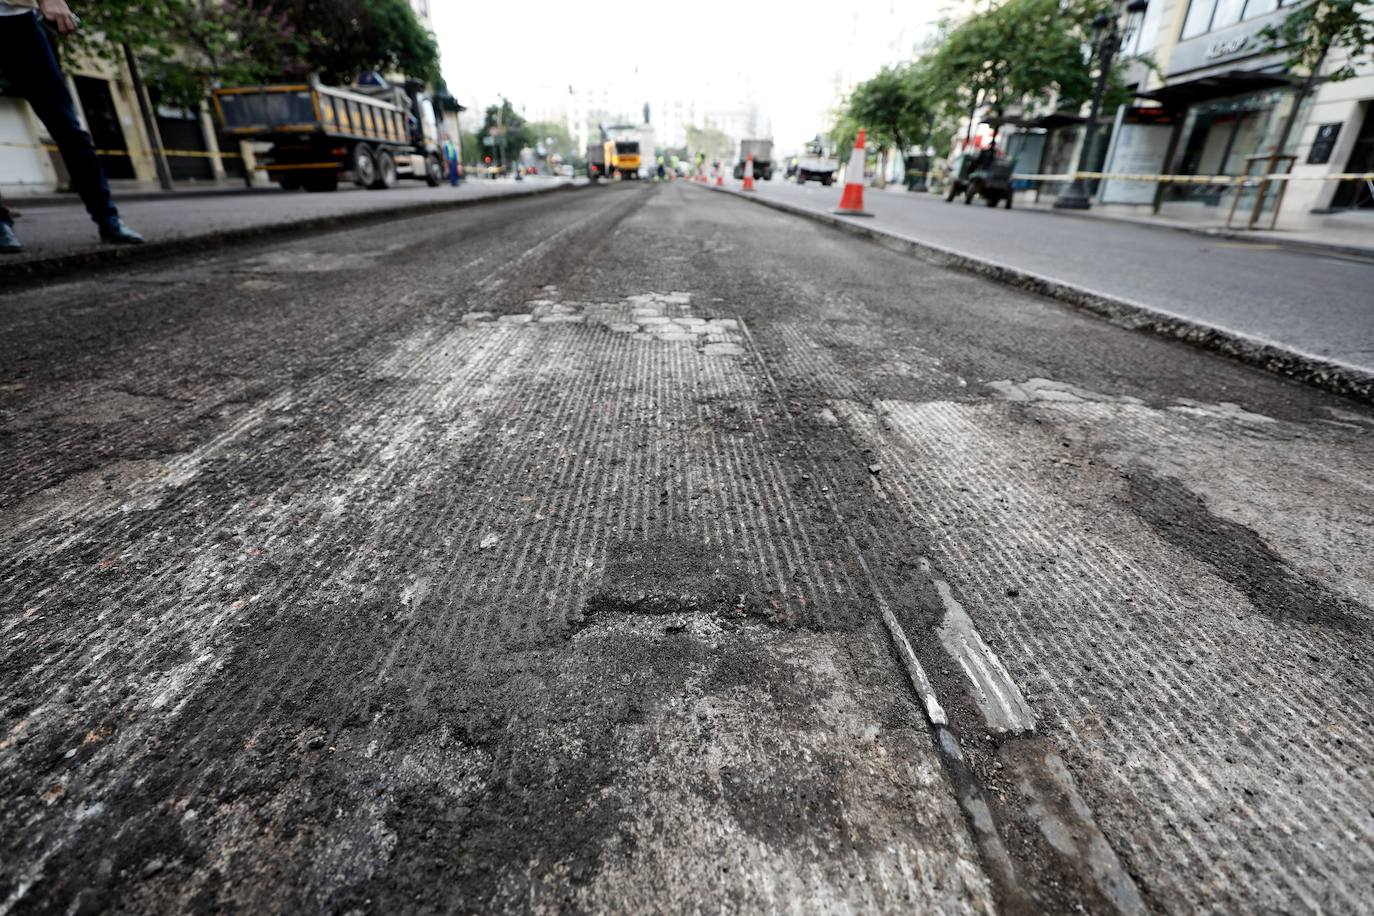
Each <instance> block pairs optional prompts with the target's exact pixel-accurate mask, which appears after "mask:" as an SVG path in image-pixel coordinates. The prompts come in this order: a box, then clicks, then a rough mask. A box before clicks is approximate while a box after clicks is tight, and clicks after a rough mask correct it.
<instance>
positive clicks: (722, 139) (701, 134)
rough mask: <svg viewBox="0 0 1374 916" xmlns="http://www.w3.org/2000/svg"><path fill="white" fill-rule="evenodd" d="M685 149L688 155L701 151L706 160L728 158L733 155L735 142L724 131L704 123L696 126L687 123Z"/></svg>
mask: <svg viewBox="0 0 1374 916" xmlns="http://www.w3.org/2000/svg"><path fill="white" fill-rule="evenodd" d="M687 151H688V154H689V156H694V155H696V154H697V153H702V154H704V155H705V156H706V158H707V159H708V160H714V159H725V160H728V159H730V158H732V157H733V156H734V155H735V144H734V143H733V142H732V141H731V140H730V137H729V136H728V135H727V134H726V133H725V131H723V130H721V129H719V128H717V127H713V126H711V125H709V124H708V125H706V126H704V127H696V126H694V125H691V124H689V125H687Z"/></svg>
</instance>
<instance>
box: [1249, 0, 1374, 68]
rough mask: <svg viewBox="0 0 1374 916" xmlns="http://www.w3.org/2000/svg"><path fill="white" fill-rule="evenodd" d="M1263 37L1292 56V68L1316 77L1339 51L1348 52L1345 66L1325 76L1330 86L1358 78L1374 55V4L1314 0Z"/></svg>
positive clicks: (1352, 0) (1352, 1) (1290, 14)
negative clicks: (1331, 54)
mask: <svg viewBox="0 0 1374 916" xmlns="http://www.w3.org/2000/svg"><path fill="white" fill-rule="evenodd" d="M1261 35H1262V36H1263V37H1264V38H1265V39H1267V40H1268V41H1269V43H1270V45H1271V46H1272V47H1275V48H1282V49H1283V50H1284V51H1286V52H1287V54H1288V66H1289V67H1292V68H1294V69H1298V70H1305V71H1307V72H1308V73H1310V74H1312V75H1314V76H1316V75H1318V74H1317V73H1316V71H1317V70H1319V69H1320V68H1321V65H1322V63H1323V62H1324V61H1325V60H1326V55H1327V54H1328V53H1329V52H1330V51H1332V50H1335V49H1339V50H1343V51H1345V52H1346V56H1345V60H1344V61H1343V62H1342V64H1341V66H1339V67H1337V68H1336V69H1335V70H1333V71H1332V72H1331V73H1328V74H1326V75H1325V77H1324V78H1325V79H1326V80H1328V81H1330V82H1340V81H1341V80H1347V79H1350V78H1351V77H1353V76H1355V75H1356V73H1357V67H1358V65H1359V64H1360V63H1361V62H1362V61H1364V60H1366V59H1368V58H1369V57H1370V55H1371V54H1374V4H1370V3H1368V2H1365V0H1312V2H1310V3H1305V4H1303V5H1301V6H1299V7H1297V8H1296V9H1294V10H1293V12H1291V13H1289V14H1288V15H1287V16H1285V17H1284V19H1283V21H1282V22H1280V23H1279V24H1278V25H1277V26H1270V27H1269V28H1267V29H1265V30H1264V31H1263V32H1262V33H1261Z"/></svg>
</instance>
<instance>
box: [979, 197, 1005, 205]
mask: <svg viewBox="0 0 1374 916" xmlns="http://www.w3.org/2000/svg"><path fill="white" fill-rule="evenodd" d="M983 199H984V200H985V201H987V205H988V206H989V207H996V206H997V205H998V204H1000V203H1001V202H1002V198H1001V197H999V196H998V195H996V194H985V195H983Z"/></svg>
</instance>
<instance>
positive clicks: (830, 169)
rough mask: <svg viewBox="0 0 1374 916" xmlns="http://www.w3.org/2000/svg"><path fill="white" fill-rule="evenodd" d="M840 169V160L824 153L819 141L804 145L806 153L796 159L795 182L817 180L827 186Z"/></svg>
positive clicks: (803, 182) (802, 182) (801, 182)
mask: <svg viewBox="0 0 1374 916" xmlns="http://www.w3.org/2000/svg"><path fill="white" fill-rule="evenodd" d="M839 170H840V160H839V159H837V158H835V157H834V156H828V155H826V151H825V148H824V147H823V146H821V145H820V144H819V143H811V144H808V145H807V147H806V155H805V156H802V157H801V158H800V159H798V160H797V168H796V173H795V174H796V179H797V184H806V183H807V182H808V181H819V182H820V183H821V184H823V185H825V186H826V187H827V188H828V187H830V186H831V185H832V184H834V183H835V174H836V173H837V172H838V171H839Z"/></svg>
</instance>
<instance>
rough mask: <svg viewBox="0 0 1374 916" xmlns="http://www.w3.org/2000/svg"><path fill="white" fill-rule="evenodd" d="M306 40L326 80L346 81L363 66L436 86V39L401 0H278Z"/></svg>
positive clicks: (315, 65) (310, 56)
mask: <svg viewBox="0 0 1374 916" xmlns="http://www.w3.org/2000/svg"><path fill="white" fill-rule="evenodd" d="M282 2H284V3H286V6H287V9H288V10H289V13H288V15H289V18H290V21H291V22H292V24H293V25H294V26H295V28H296V29H297V30H299V31H300V33H301V34H302V35H305V36H306V38H307V40H308V42H309V45H310V47H309V50H308V52H307V59H308V61H309V63H310V66H311V68H312V69H313V70H314V71H315V72H316V73H318V74H319V75H320V77H321V78H322V79H323V80H324V81H325V82H332V83H338V84H345V85H346V84H348V83H351V82H353V80H355V79H356V78H357V76H358V74H359V73H360V72H361V71H363V70H376V71H378V72H381V73H402V74H405V75H406V76H409V77H413V78H415V79H418V80H423V81H425V82H427V83H431V84H433V85H435V86H442V85H443V77H442V76H441V74H440V72H439V44H438V42H436V41H435V39H434V36H433V35H432V34H431V33H430V32H428V31H426V30H425V29H424V28H423V27H422V26H421V25H420V22H419V20H418V19H416V18H415V13H414V11H413V10H411V8H410V4H409V3H407V2H406V0H282Z"/></svg>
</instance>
